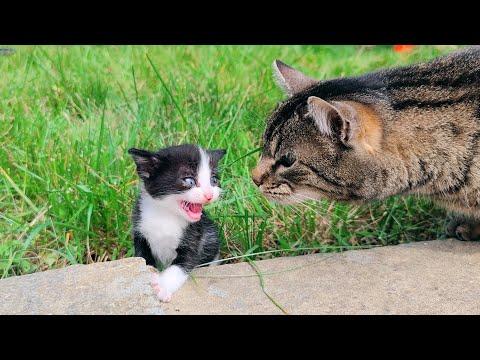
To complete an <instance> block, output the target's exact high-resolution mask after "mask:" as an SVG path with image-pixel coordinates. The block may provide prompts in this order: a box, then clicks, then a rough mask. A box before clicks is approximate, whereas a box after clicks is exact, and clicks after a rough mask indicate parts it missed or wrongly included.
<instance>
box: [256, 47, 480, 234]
mask: <svg viewBox="0 0 480 360" xmlns="http://www.w3.org/2000/svg"><path fill="white" fill-rule="evenodd" d="M274 71H275V74H276V77H277V80H278V83H279V84H280V85H281V87H282V88H283V89H284V90H285V92H286V93H287V94H288V99H287V100H285V101H284V102H282V103H280V104H279V105H278V106H277V108H276V109H275V111H274V112H273V114H271V116H270V117H269V119H268V122H267V126H266V129H265V133H264V135H263V143H264V145H263V152H262V155H261V157H260V160H259V163H258V165H257V167H256V168H255V169H254V170H253V171H252V179H253V181H254V182H255V184H256V185H257V186H258V187H259V189H260V190H261V191H262V193H263V194H264V195H265V196H266V197H267V198H269V199H271V200H273V201H277V202H281V203H294V202H299V201H303V200H306V199H320V198H326V199H331V200H339V201H346V202H353V203H365V202H368V201H371V200H374V199H385V198H387V197H389V196H392V195H399V194H401V195H407V194H419V195H426V196H429V197H430V198H432V199H433V200H434V201H435V202H436V203H438V204H440V205H442V206H443V207H445V208H446V209H448V210H450V211H451V212H452V213H454V214H456V215H453V216H451V221H450V223H449V225H448V226H447V233H448V235H449V236H456V237H458V238H459V239H462V240H472V239H476V238H479V237H480V153H479V147H480V143H479V139H480V47H471V48H468V49H464V50H460V51H457V52H454V53H451V54H449V55H446V56H443V57H440V58H437V59H435V60H433V61H431V62H428V63H423V64H414V65H411V66H406V67H400V68H394V69H387V70H380V71H376V72H372V73H368V74H365V75H362V76H358V77H349V78H338V79H333V80H326V81H316V80H314V79H311V78H309V77H307V76H305V75H304V74H302V73H301V72H299V71H297V70H295V69H293V68H291V67H290V66H288V65H286V64H284V63H282V62H280V61H278V60H277V61H275V62H274Z"/></svg>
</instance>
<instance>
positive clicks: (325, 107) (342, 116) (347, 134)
mask: <svg viewBox="0 0 480 360" xmlns="http://www.w3.org/2000/svg"><path fill="white" fill-rule="evenodd" d="M307 105H308V114H309V115H310V116H311V117H312V118H313V119H314V120H315V124H316V125H317V128H318V130H320V132H321V133H322V134H324V135H326V136H332V137H333V136H335V137H337V138H339V139H340V140H341V141H342V142H343V143H344V144H347V143H348V142H349V141H350V140H351V139H352V138H353V136H354V133H355V129H356V128H357V127H358V126H357V121H356V118H357V117H356V114H355V110H354V109H353V107H350V106H348V108H347V105H341V104H335V105H333V104H330V103H329V102H327V101H325V100H323V99H320V98H318V97H316V96H310V97H309V98H308V100H307ZM340 108H341V109H340ZM341 110H343V111H341Z"/></svg>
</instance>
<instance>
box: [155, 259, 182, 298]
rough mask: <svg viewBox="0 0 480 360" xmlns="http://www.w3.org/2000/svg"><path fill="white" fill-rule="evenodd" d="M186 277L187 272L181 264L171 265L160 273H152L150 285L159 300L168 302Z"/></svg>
mask: <svg viewBox="0 0 480 360" xmlns="http://www.w3.org/2000/svg"><path fill="white" fill-rule="evenodd" d="M187 278H188V274H187V272H186V271H185V270H184V269H183V268H182V267H181V266H178V265H172V266H169V267H168V268H166V269H165V270H164V271H162V272H161V273H160V274H157V273H155V274H153V279H152V287H153V289H154V290H155V293H156V294H157V296H158V298H159V299H160V300H161V301H163V302H169V301H170V300H171V299H172V295H173V293H174V292H175V291H177V290H178V289H179V288H180V287H181V286H182V285H183V284H184V283H185V281H186V280H187Z"/></svg>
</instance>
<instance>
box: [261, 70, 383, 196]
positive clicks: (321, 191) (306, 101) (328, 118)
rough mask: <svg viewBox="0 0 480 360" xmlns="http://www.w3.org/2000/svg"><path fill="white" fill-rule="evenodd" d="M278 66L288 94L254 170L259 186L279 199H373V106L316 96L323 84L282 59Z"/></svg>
mask: <svg viewBox="0 0 480 360" xmlns="http://www.w3.org/2000/svg"><path fill="white" fill-rule="evenodd" d="M274 70H275V73H276V77H277V81H278V83H279V84H280V85H281V87H282V88H283V89H284V90H285V92H286V93H287V94H288V96H289V98H288V99H287V100H286V101H284V102H282V103H281V104H280V105H279V106H278V107H277V109H276V110H275V111H274V112H273V114H272V115H271V116H270V118H269V120H268V124H267V128H266V130H265V133H264V136H263V143H264V144H263V152H262V155H261V158H260V161H259V163H258V165H257V167H256V168H255V169H254V170H253V171H252V179H253V181H254V182H255V184H256V185H257V186H258V187H259V189H260V190H261V191H262V193H263V194H264V195H265V196H266V197H267V198H269V199H271V200H274V201H277V202H281V203H294V202H299V201H304V200H307V199H320V198H327V199H332V200H363V199H367V198H370V197H372V196H373V194H372V186H371V184H370V183H369V180H368V176H369V175H372V174H369V173H368V171H367V169H374V168H375V167H374V166H371V164H369V157H370V156H371V154H373V153H374V152H375V151H377V149H378V148H379V146H380V140H381V126H380V122H379V121H378V118H377V117H376V115H375V114H374V113H373V112H372V109H371V108H369V107H367V106H365V105H363V104H360V103H357V102H355V101H345V100H338V101H333V100H331V99H328V100H327V101H326V100H324V99H321V98H320V97H318V96H315V95H318V94H319V88H320V87H321V86H322V84H321V83H320V82H318V81H315V80H313V79H311V78H308V77H307V76H305V75H303V74H302V73H301V72H299V71H297V70H295V69H293V68H291V67H289V66H287V65H285V64H283V63H282V62H280V61H275V63H274ZM320 93H321V91H320Z"/></svg>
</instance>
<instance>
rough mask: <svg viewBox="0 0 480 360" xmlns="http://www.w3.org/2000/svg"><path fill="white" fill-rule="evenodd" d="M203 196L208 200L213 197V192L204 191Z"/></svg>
mask: <svg viewBox="0 0 480 360" xmlns="http://www.w3.org/2000/svg"><path fill="white" fill-rule="evenodd" d="M203 197H204V198H205V200H207V201H210V200H212V199H213V193H211V192H207V193H204V194H203Z"/></svg>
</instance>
